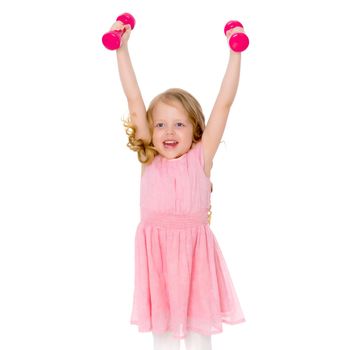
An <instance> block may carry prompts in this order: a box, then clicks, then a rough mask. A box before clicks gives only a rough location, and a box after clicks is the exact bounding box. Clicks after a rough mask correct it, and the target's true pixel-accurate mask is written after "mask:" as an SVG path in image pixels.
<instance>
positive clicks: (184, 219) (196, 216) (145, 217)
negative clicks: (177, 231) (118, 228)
mask: <svg viewBox="0 0 350 350" xmlns="http://www.w3.org/2000/svg"><path fill="white" fill-rule="evenodd" d="M141 222H143V223H145V224H150V225H153V226H160V227H168V228H184V227H191V226H197V225H205V224H208V223H209V221H208V211H207V210H204V211H201V212H198V213H188V214H167V213H158V212H151V211H147V210H144V209H143V210H142V211H141Z"/></svg>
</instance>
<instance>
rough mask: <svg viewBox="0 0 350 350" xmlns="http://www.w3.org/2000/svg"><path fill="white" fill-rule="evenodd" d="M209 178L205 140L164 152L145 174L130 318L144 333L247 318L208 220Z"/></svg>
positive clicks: (210, 330) (211, 329) (217, 327)
mask: <svg viewBox="0 0 350 350" xmlns="http://www.w3.org/2000/svg"><path fill="white" fill-rule="evenodd" d="M210 194H211V183H210V179H209V178H208V177H207V176H206V175H205V173H204V157H203V148H202V142H199V143H197V144H194V145H193V147H192V148H191V149H190V150H189V151H188V152H187V153H186V154H184V155H182V156H181V157H179V158H175V159H170V160H169V159H166V158H164V157H162V156H160V155H158V156H156V157H155V159H154V160H153V162H152V163H151V164H150V165H148V166H146V168H145V170H144V173H143V175H142V177H141V198H140V200H141V203H140V209H141V221H140V223H139V225H138V227H137V231H136V235H135V289H134V297H133V308H132V315H131V321H130V322H131V324H136V325H138V329H139V331H140V332H149V331H152V332H155V333H163V332H171V333H172V335H173V336H174V337H175V338H184V337H185V336H186V334H187V332H188V331H194V332H198V333H201V334H204V335H211V334H215V333H220V332H222V322H225V323H228V324H236V323H240V322H244V321H245V319H244V315H243V312H242V310H241V306H240V303H239V300H238V298H237V295H236V291H235V288H234V286H233V283H232V280H231V277H230V274H229V271H228V268H227V266H226V263H225V260H224V257H223V255H222V252H221V250H220V248H219V245H218V243H217V240H216V238H215V236H214V234H213V232H212V231H211V229H210V226H209V223H208V210H209V207H210Z"/></svg>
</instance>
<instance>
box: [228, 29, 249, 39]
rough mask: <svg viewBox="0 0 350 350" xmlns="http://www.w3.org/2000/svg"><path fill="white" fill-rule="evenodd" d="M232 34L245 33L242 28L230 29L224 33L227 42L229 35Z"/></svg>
mask: <svg viewBox="0 0 350 350" xmlns="http://www.w3.org/2000/svg"><path fill="white" fill-rule="evenodd" d="M234 33H245V31H244V29H243V28H242V27H236V28H232V29H230V30H228V31H227V32H226V37H227V40H230V38H231V35H233V34H234Z"/></svg>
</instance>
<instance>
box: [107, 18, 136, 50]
mask: <svg viewBox="0 0 350 350" xmlns="http://www.w3.org/2000/svg"><path fill="white" fill-rule="evenodd" d="M123 29H125V32H124V34H123V35H122V38H121V41H122V42H121V46H120V48H122V47H123V46H126V45H127V43H128V40H129V37H130V33H131V26H130V24H124V23H123V22H121V21H116V22H114V23H113V25H112V27H111V28H110V31H112V30H123Z"/></svg>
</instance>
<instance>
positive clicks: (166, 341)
mask: <svg viewBox="0 0 350 350" xmlns="http://www.w3.org/2000/svg"><path fill="white" fill-rule="evenodd" d="M153 344H154V347H153V349H154V350H180V339H177V338H175V337H174V336H173V335H172V334H171V332H166V333H160V334H158V333H154V332H153Z"/></svg>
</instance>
